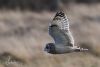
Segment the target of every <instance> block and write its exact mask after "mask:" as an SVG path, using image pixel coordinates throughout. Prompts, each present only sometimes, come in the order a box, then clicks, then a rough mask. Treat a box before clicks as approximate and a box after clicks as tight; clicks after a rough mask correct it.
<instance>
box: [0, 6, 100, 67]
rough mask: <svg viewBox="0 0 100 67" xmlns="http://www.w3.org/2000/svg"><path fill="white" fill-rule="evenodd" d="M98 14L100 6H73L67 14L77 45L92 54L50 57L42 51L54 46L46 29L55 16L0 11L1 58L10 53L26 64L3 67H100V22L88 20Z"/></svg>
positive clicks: (50, 14) (42, 13) (51, 14)
mask: <svg viewBox="0 0 100 67" xmlns="http://www.w3.org/2000/svg"><path fill="white" fill-rule="evenodd" d="M99 12H100V5H99V4H97V5H82V4H79V5H76V4H71V5H70V6H69V9H67V10H66V13H67V15H68V18H69V21H70V28H71V31H72V33H73V36H74V38H75V44H76V45H80V46H84V47H88V48H89V49H90V50H89V52H84V53H70V54H62V55H51V54H47V53H46V52H44V51H43V49H44V47H45V44H46V43H48V42H53V41H52V40H51V39H52V38H51V37H50V36H49V35H48V31H47V27H48V23H49V22H50V21H51V20H52V18H53V16H54V14H55V13H52V12H46V11H44V12H41V13H36V12H30V11H25V12H20V11H0V54H1V55H2V54H3V53H10V54H11V55H12V56H13V57H16V59H20V60H23V61H24V62H25V63H24V64H21V63H11V64H1V65H0V67H47V66H48V67H100V45H99V43H100V41H99V40H100V35H99V34H100V29H99V28H100V21H99V20H98V19H96V20H91V19H89V18H91V17H92V18H95V17H99V16H100V13H99ZM20 60H19V61H20ZM4 62H5V61H4Z"/></svg>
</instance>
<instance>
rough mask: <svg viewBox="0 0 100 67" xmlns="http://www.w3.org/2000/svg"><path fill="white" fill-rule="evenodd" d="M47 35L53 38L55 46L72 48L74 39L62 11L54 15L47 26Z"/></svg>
mask: <svg viewBox="0 0 100 67" xmlns="http://www.w3.org/2000/svg"><path fill="white" fill-rule="evenodd" d="M49 34H50V35H51V36H52V37H53V39H54V41H55V43H56V44H60V45H66V46H74V39H73V37H72V34H71V32H70V30H69V22H68V19H67V16H66V15H65V14H64V12H63V11H59V12H57V13H56V15H55V17H54V19H53V21H52V22H51V23H50V25H49Z"/></svg>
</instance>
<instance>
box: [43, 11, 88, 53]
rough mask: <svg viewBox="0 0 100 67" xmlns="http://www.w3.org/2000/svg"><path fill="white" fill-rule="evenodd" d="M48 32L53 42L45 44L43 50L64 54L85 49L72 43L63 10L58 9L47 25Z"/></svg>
mask: <svg viewBox="0 0 100 67" xmlns="http://www.w3.org/2000/svg"><path fill="white" fill-rule="evenodd" d="M49 34H50V35H51V37H52V38H53V39H54V42H55V43H48V44H46V47H45V49H44V50H45V51H47V52H48V53H51V54H65V53H71V52H81V51H87V50H88V49H85V48H80V47H77V46H75V45H74V39H73V36H72V34H71V32H70V29H69V21H68V19H67V16H66V15H65V13H64V11H58V12H57V13H56V15H55V17H54V18H53V21H52V22H51V23H50V25H49Z"/></svg>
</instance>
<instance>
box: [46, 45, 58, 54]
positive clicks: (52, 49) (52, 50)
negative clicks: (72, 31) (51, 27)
mask: <svg viewBox="0 0 100 67" xmlns="http://www.w3.org/2000/svg"><path fill="white" fill-rule="evenodd" d="M44 50H45V51H47V52H48V53H51V54H55V52H56V50H55V44H54V43H48V44H46V47H45V49H44Z"/></svg>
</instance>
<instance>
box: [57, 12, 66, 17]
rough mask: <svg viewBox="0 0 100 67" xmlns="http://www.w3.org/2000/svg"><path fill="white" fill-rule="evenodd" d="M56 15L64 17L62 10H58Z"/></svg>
mask: <svg viewBox="0 0 100 67" xmlns="http://www.w3.org/2000/svg"><path fill="white" fill-rule="evenodd" d="M56 16H60V17H64V16H65V14H64V12H63V11H59V12H57V13H56ZM56 16H55V17H56Z"/></svg>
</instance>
